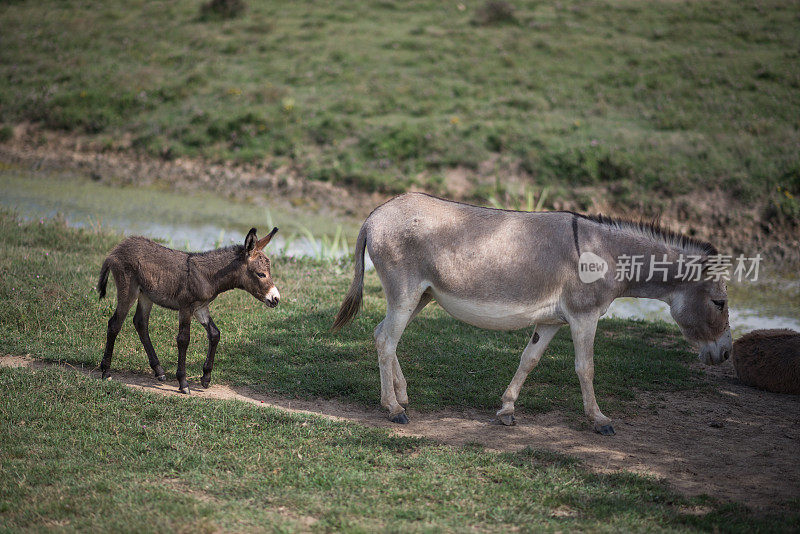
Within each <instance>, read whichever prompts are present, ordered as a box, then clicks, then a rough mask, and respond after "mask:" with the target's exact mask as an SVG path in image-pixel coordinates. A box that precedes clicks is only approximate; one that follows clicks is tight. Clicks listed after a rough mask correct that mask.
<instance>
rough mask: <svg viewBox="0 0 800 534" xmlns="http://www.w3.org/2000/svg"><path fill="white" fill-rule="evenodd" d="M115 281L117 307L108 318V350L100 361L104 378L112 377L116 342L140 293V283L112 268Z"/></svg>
mask: <svg viewBox="0 0 800 534" xmlns="http://www.w3.org/2000/svg"><path fill="white" fill-rule="evenodd" d="M112 274H113V275H114V283H115V284H116V286H117V309H116V310H114V315H112V316H111V319H109V320H108V329H107V330H106V350H105V352H104V353H103V360H102V361H101V362H100V370H101V371H102V373H103V378H104V379H105V378H111V357H112V356H113V355H114V343H115V342H116V341H117V334H119V331H120V330H121V329H122V323H123V322H124V321H125V317H126V316H127V315H128V311H129V310H130V309H131V306H132V305H133V301H135V300H136V295H137V294H138V293H139V286H138V284H137V283H136V282H135V281H133V280H132V278H131V277H130V276H128V275H126V274H125V273H124V272H116V271H113V269H112Z"/></svg>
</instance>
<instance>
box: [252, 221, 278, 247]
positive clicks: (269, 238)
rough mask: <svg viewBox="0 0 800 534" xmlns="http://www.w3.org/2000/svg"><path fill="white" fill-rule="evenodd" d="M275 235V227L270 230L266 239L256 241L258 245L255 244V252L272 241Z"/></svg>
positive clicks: (276, 228)
mask: <svg viewBox="0 0 800 534" xmlns="http://www.w3.org/2000/svg"><path fill="white" fill-rule="evenodd" d="M277 233H278V227H277V226H276V227H275V228H273V229H272V231H271V232H270V233H269V235H267V236H266V237H262V238H261V239H259V240H258V243H257V244H256V250H261V249H263V248H264V247H266V246H267V243H269V242H270V241H272V236H274V235H275V234H277Z"/></svg>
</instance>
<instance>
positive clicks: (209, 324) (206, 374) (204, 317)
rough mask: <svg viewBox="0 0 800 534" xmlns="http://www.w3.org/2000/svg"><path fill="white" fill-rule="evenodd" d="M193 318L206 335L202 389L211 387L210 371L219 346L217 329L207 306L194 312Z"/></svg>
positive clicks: (201, 380)
mask: <svg viewBox="0 0 800 534" xmlns="http://www.w3.org/2000/svg"><path fill="white" fill-rule="evenodd" d="M194 316H195V318H197V320H198V321H200V324H201V325H203V326H204V327H205V329H206V333H207V334H208V356H206V363H204V364H203V378H201V379H200V383H201V384H202V385H203V387H204V388H207V387H208V386H210V385H211V371H212V370H213V369H214V354H215V353H216V351H217V344H219V328H217V325H215V324H214V321H213V320H212V319H211V313H209V311H208V306H206V307H204V308H200V309H199V310H197V311H196V312H194Z"/></svg>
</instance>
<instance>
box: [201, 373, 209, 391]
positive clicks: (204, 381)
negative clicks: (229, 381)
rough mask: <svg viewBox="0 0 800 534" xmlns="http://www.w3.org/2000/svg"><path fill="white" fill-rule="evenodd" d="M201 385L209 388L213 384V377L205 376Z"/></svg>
mask: <svg viewBox="0 0 800 534" xmlns="http://www.w3.org/2000/svg"><path fill="white" fill-rule="evenodd" d="M200 385H201V386H203V387H204V388H205V389H208V388H209V386H211V377H210V376H209V377H208V378H206V377H203V378H201V379H200Z"/></svg>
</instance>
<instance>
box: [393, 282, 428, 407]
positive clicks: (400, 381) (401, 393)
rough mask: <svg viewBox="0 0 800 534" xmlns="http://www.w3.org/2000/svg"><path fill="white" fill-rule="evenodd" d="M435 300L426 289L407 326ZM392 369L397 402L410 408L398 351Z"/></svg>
mask: <svg viewBox="0 0 800 534" xmlns="http://www.w3.org/2000/svg"><path fill="white" fill-rule="evenodd" d="M431 300H433V295H431V293H430V292H429V291H426V292H425V293H423V294H422V297H421V298H420V299H419V303H418V304H417V307H416V309H414V311H413V312H412V313H411V317H410V318H409V319H408V322H406V326H408V325H409V324H410V323H411V321H413V320H414V317H416V316H417V315H418V314H419V312H421V311H422V309H423V308H424V307H425V306H427V305H428V303H430V301H431ZM392 371H393V372H394V377H393V380H392V383H393V385H394V393H395V396H396V397H397V402H398V404H400V406H402V407H403V408H408V391H407V389H406V387H407V386H406V378H405V377H404V376H403V370H402V369H401V368H400V361H399V360H398V359H397V353H395V355H394V360H393V361H392Z"/></svg>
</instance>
